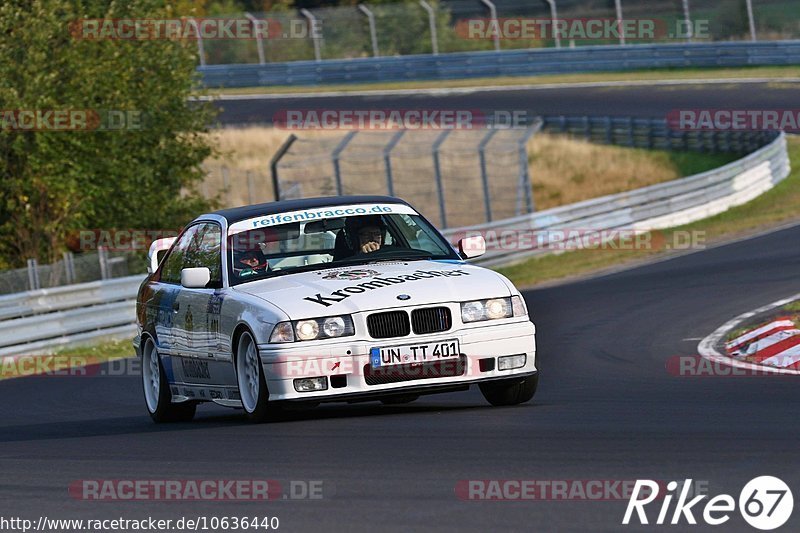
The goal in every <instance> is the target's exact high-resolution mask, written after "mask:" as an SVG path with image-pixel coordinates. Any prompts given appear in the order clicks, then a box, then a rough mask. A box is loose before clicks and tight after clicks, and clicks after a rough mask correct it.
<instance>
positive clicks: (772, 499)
mask: <svg viewBox="0 0 800 533" xmlns="http://www.w3.org/2000/svg"><path fill="white" fill-rule="evenodd" d="M691 487H692V480H691V479H687V480H685V481H684V483H683V486H682V487H680V488H679V486H678V482H677V481H671V482H669V483H668V484H667V487H666V492H665V493H660V491H659V488H661V487H660V486H659V484H658V483H657V482H655V481H652V480H649V479H645V480H642V479H637V480H636V485H634V487H633V493H632V494H631V497H630V500H628V507H627V509H625V516H624V517H623V518H622V523H623V524H624V525H628V524H630V523H631V519H633V518H634V516H635V519H634V522H633V523H634V524H635V523H636V520H637V519H638V521H639V523H640V524H643V525H646V524H649V523H650V522H649V520H651V519H652V515H651V516H650V517H648V516H647V512H646V511H645V506H647V505H648V504H650V503H652V502H654V501H656V500H657V499H661V500H662V501H661V509H660V510H659V512H658V517H657V518H656V521H655V524H658V525H663V524H667V523H669V524H672V525H677V524H680V523H682V522H683V520H685V521H686V522H685V523H687V524H697V519H696V518H695V513H698V514H701V516H702V519H703V521H705V523H706V524H708V525H712V526H718V525H721V524H724V523H725V522H727V521H728V520H730V518H731V513H733V512H734V511H735V510H736V507H737V505H736V503H737V502H736V500H734V498H733V496H731V495H729V494H720V495H717V496H714V497H713V498H710V499H709V500H708V501H706V502H705V505H700V502H702V501H703V500H704V499H706V498H708V495H707V494H701V495H699V496H694V497H693V498H691V499H689V497H690V490H691ZM676 496H677V501H676V503H675V507H674V509H671V507H672V501H673V499H674V497H676ZM738 508H739V512H740V513H741V515H742V518H744V520H745V522H747V523H748V524H750V525H751V526H753V527H754V528H756V529H761V530H765V531H766V530H771V529H776V528H778V527H780V526H782V525H783V524H785V523H786V521H787V520H789V517H790V516H791V515H792V509H793V508H794V498H793V497H792V491H791V489H789V486H788V485H787V484H786V483H784V482H783V480H781V479H778V478H776V477H773V476H759V477H757V478H754V479H751V480H750V481H748V482H747V484H746V485H745V486H744V488H743V489H742V492H741V493H739V501H738ZM701 509H702V511H701ZM670 511H672V513H671V516H670ZM634 513H635V515H634Z"/></svg>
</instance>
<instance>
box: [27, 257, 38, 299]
mask: <svg viewBox="0 0 800 533" xmlns="http://www.w3.org/2000/svg"><path fill="white" fill-rule="evenodd" d="M28 287H29V289H30V290H32V291H35V290H37V289H39V288H41V284H40V283H39V263H38V261H36V259H28Z"/></svg>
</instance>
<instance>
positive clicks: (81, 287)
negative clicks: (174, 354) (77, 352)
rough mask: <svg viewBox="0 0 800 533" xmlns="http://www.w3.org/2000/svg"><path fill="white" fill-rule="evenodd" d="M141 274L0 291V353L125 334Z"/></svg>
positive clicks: (130, 333) (130, 326) (130, 327)
mask: <svg viewBox="0 0 800 533" xmlns="http://www.w3.org/2000/svg"><path fill="white" fill-rule="evenodd" d="M143 279H144V278H143V276H141V275H139V276H130V277H126V278H117V279H111V280H105V281H93V282H89V283H81V284H78V285H67V286H63V287H55V288H52V289H39V290H36V291H28V292H23V293H18V294H10V295H7V296H0V357H1V356H7V355H19V354H25V353H35V352H36V351H49V350H51V349H52V348H54V347H57V346H64V345H70V344H74V343H77V342H86V341H90V340H93V339H96V338H99V337H105V338H119V337H121V336H123V337H131V336H133V333H134V331H135V328H134V326H133V322H134V320H135V318H136V317H135V298H136V293H137V291H138V289H139V285H141V283H142V280H143Z"/></svg>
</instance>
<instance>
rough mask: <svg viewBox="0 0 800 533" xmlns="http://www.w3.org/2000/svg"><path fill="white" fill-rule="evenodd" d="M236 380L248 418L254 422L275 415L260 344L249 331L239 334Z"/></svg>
mask: <svg viewBox="0 0 800 533" xmlns="http://www.w3.org/2000/svg"><path fill="white" fill-rule="evenodd" d="M236 381H237V384H238V386H239V397H240V398H241V400H242V408H244V412H245V414H246V415H247V418H248V419H249V420H250V421H252V422H265V421H266V420H268V419H269V418H270V417H271V416H272V415H273V409H272V406H270V405H269V390H267V382H266V381H265V379H264V369H263V368H262V366H261V357H260V356H259V355H258V346H257V345H256V342H255V340H254V339H253V336H252V335H251V334H250V332H249V331H245V332H244V333H242V334H241V335H240V336H239V342H238V344H237V346H236Z"/></svg>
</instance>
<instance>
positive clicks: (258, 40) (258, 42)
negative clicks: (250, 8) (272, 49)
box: [244, 11, 266, 65]
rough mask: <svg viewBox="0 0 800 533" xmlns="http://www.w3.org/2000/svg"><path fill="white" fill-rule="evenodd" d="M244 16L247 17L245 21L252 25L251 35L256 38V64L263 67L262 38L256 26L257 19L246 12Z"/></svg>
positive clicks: (264, 61)
mask: <svg viewBox="0 0 800 533" xmlns="http://www.w3.org/2000/svg"><path fill="white" fill-rule="evenodd" d="M244 16H245V17H247V20H249V21H250V22H251V23H252V24H253V33H254V34H255V36H256V47H258V64H259V65H263V64H264V63H266V60H265V58H264V38H263V37H262V36H261V32H260V31H259V29H258V26H257V24H258V19H257V18H255V17H254V16H253V15H251V14H250V13H248V12H246V11H245V13H244Z"/></svg>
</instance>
